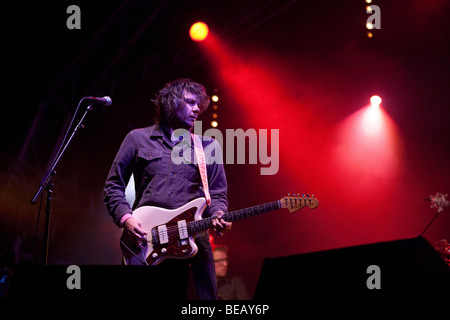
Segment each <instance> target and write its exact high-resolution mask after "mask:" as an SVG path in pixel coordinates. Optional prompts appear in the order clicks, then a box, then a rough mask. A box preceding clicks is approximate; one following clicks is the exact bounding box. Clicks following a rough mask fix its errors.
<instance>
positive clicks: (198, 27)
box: [189, 22, 209, 41]
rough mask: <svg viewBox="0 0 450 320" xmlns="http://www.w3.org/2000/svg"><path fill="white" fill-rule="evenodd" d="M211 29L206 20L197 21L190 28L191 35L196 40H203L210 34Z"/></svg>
mask: <svg viewBox="0 0 450 320" xmlns="http://www.w3.org/2000/svg"><path fill="white" fill-rule="evenodd" d="M208 33H209V29H208V25H207V24H206V23H204V22H197V23H194V24H193V25H192V26H191V29H190V30H189V35H190V37H191V39H192V40H194V41H203V40H205V39H206V37H207V36H208Z"/></svg>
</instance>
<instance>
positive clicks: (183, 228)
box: [178, 220, 189, 239]
mask: <svg viewBox="0 0 450 320" xmlns="http://www.w3.org/2000/svg"><path fill="white" fill-rule="evenodd" d="M178 234H179V235H180V239H187V238H188V237H189V234H188V230H187V224H186V220H180V221H178Z"/></svg>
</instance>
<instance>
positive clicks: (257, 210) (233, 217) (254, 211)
mask: <svg viewBox="0 0 450 320" xmlns="http://www.w3.org/2000/svg"><path fill="white" fill-rule="evenodd" d="M280 208H281V202H280V201H279V200H278V201H273V202H269V203H265V204H261V205H259V206H254V207H250V208H246V209H240V210H236V211H232V212H228V213H226V214H224V215H223V217H222V219H223V220H225V221H226V222H233V221H238V220H242V219H246V218H250V217H254V216H257V215H259V214H262V213H266V212H270V211H274V210H278V209H280ZM212 220H213V219H212V218H211V217H209V218H205V219H201V220H195V221H191V222H190V223H189V226H188V228H189V230H190V232H191V233H196V232H200V231H204V230H207V229H209V228H212Z"/></svg>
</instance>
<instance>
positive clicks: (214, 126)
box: [211, 121, 219, 128]
mask: <svg viewBox="0 0 450 320" xmlns="http://www.w3.org/2000/svg"><path fill="white" fill-rule="evenodd" d="M218 125H219V123H218V122H217V121H211V127H213V128H216V127H217V126H218Z"/></svg>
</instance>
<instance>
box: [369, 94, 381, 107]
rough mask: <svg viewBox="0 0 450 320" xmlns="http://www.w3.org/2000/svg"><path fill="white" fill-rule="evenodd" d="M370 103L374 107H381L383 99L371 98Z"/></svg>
mask: <svg viewBox="0 0 450 320" xmlns="http://www.w3.org/2000/svg"><path fill="white" fill-rule="evenodd" d="M370 103H371V105H372V107H379V106H380V104H381V98H380V97H379V96H372V97H371V98H370Z"/></svg>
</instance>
